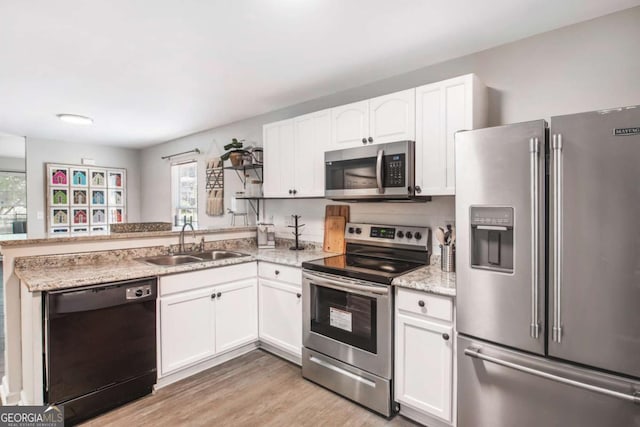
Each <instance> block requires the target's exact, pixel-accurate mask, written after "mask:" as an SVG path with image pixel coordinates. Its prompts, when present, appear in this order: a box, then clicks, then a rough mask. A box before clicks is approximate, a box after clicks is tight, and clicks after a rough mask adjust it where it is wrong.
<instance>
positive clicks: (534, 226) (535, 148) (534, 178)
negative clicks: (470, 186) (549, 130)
mask: <svg viewBox="0 0 640 427" xmlns="http://www.w3.org/2000/svg"><path fill="white" fill-rule="evenodd" d="M529 151H530V153H531V327H530V334H531V337H532V338H535V339H538V337H539V336H540V321H539V319H538V310H539V296H538V285H539V277H538V272H539V258H538V257H539V247H538V245H539V236H540V233H539V227H540V188H539V186H540V140H539V139H538V138H531V139H530V140H529Z"/></svg>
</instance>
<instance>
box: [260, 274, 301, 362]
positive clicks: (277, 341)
mask: <svg viewBox="0 0 640 427" xmlns="http://www.w3.org/2000/svg"><path fill="white" fill-rule="evenodd" d="M301 297H302V290H301V289H300V288H299V287H296V286H292V285H288V284H284V283H278V282H275V281H271V280H266V279H260V339H261V340H263V341H265V342H268V343H269V344H271V345H274V346H276V347H279V348H281V349H283V350H286V351H288V352H290V353H292V354H295V355H297V356H301V355H302V298H301Z"/></svg>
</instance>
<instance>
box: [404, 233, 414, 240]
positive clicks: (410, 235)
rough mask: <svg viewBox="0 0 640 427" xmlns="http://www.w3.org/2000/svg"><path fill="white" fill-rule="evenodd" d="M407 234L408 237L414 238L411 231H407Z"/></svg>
mask: <svg viewBox="0 0 640 427" xmlns="http://www.w3.org/2000/svg"><path fill="white" fill-rule="evenodd" d="M405 235H406V236H407V239H411V238H413V234H411V232H410V231H407V233H406V234H405Z"/></svg>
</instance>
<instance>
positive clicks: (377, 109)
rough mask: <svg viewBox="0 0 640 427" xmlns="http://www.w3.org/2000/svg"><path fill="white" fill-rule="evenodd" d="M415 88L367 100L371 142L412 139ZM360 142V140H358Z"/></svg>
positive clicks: (381, 142)
mask: <svg viewBox="0 0 640 427" xmlns="http://www.w3.org/2000/svg"><path fill="white" fill-rule="evenodd" d="M415 94H416V90H415V89H408V90H403V91H401V92H396V93H392V94H389V95H384V96H379V97H377V98H373V99H370V100H369V135H368V137H367V142H369V141H368V138H369V137H371V139H372V141H371V143H373V144H384V143H387V142H395V141H414V140H415V138H416V102H415V99H416V97H415V96H416V95H415ZM360 142H361V143H362V141H360Z"/></svg>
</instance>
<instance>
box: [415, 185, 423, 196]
mask: <svg viewBox="0 0 640 427" xmlns="http://www.w3.org/2000/svg"><path fill="white" fill-rule="evenodd" d="M416 193H418V194H420V193H422V188H420V186H419V185H416Z"/></svg>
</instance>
